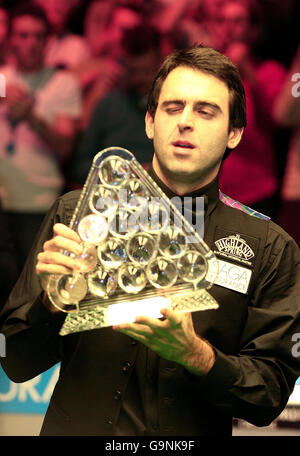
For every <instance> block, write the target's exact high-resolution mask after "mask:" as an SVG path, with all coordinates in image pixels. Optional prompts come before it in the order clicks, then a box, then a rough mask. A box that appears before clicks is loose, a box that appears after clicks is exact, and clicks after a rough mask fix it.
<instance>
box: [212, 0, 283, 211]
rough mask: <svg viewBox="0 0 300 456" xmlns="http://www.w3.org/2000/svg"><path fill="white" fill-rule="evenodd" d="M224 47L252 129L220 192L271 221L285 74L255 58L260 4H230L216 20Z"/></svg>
mask: <svg viewBox="0 0 300 456" xmlns="http://www.w3.org/2000/svg"><path fill="white" fill-rule="evenodd" d="M216 20H217V21H218V26H219V34H220V37H221V41H222V43H223V47H222V48H221V49H219V50H220V51H221V52H222V53H224V54H225V55H227V56H228V57H229V58H230V59H231V60H232V61H233V63H235V64H236V66H237V67H238V70H239V72H240V74H241V77H242V80H243V83H244V87H245V91H246V101H247V103H246V104H247V117H248V123H247V128H246V129H245V133H244V137H243V140H242V141H241V143H240V144H239V146H238V147H237V148H236V149H235V150H234V151H232V153H231V154H230V156H229V157H228V158H227V159H226V160H225V161H224V162H223V168H222V170H221V173H220V187H221V188H222V190H223V191H224V193H227V194H229V195H230V196H232V197H233V198H234V199H237V200H238V201H241V202H242V203H244V204H246V205H249V206H251V207H252V208H253V209H256V210H257V211H259V212H262V213H264V214H266V215H268V216H270V217H272V218H273V219H276V214H277V208H278V201H279V198H278V176H277V159H276V155H277V154H278V153H279V152H280V153H282V150H281V151H277V149H276V146H275V134H276V131H277V130H276V123H275V122H274V119H273V118H272V109H273V105H274V103H275V101H276V99H277V96H278V94H279V92H280V90H281V88H282V84H283V82H284V80H285V77H286V70H285V68H284V67H283V65H281V64H280V63H278V62H276V61H273V60H260V59H258V58H257V56H256V55H255V54H254V53H253V46H254V44H255V42H256V40H257V38H258V35H259V32H260V28H261V22H260V8H259V4H258V3H257V2H256V1H254V0H253V1H252V0H229V1H226V2H224V3H223V6H222V7H221V10H220V13H219V15H218V16H217V17H216Z"/></svg>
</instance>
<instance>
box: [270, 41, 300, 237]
mask: <svg viewBox="0 0 300 456" xmlns="http://www.w3.org/2000/svg"><path fill="white" fill-rule="evenodd" d="M299 97H300V46H299V47H298V51H297V53H296V55H295V57H294V59H293V62H292V65H291V68H290V71H289V73H288V76H287V78H286V82H285V84H284V86H283V89H282V91H281V93H280V95H279V97H278V99H277V102H276V104H275V106H274V116H275V118H276V120H277V122H278V123H280V124H281V125H282V126H284V127H291V128H293V129H294V131H293V133H292V137H291V142H290V147H289V152H288V157H287V163H286V168H285V173H284V178H283V185H282V189H281V205H280V210H279V215H278V221H279V223H280V224H281V226H282V227H283V228H284V229H285V230H286V231H287V232H288V233H289V234H291V235H292V236H293V237H294V239H295V240H296V241H297V243H298V245H300V98H299Z"/></svg>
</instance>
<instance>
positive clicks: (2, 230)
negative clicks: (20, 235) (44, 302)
mask: <svg viewBox="0 0 300 456" xmlns="http://www.w3.org/2000/svg"><path fill="white" fill-rule="evenodd" d="M17 278H18V268H17V260H16V251H15V247H14V244H13V240H12V236H11V233H10V229H9V227H8V223H7V220H6V217H5V214H4V212H3V208H2V204H1V201H0V309H2V307H3V305H4V303H5V301H6V299H7V298H8V295H9V293H10V292H11V289H12V287H13V286H14V284H15V282H16V281H17Z"/></svg>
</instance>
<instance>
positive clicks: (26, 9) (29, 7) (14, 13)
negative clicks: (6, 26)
mask: <svg viewBox="0 0 300 456" xmlns="http://www.w3.org/2000/svg"><path fill="white" fill-rule="evenodd" d="M21 16H32V17H34V18H36V19H39V20H40V21H42V22H44V24H45V27H46V33H47V34H49V33H50V30H51V25H50V22H49V21H48V18H47V16H46V14H45V12H44V10H43V8H41V7H40V6H38V5H36V4H35V3H32V2H28V3H21V4H19V5H17V6H16V7H15V8H13V9H12V10H11V13H10V32H11V29H12V22H13V20H14V19H16V18H18V17H21Z"/></svg>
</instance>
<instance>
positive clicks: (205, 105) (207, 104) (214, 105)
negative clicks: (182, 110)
mask: <svg viewBox="0 0 300 456" xmlns="http://www.w3.org/2000/svg"><path fill="white" fill-rule="evenodd" d="M195 108H196V109H199V108H212V109H214V110H215V111H218V112H222V109H221V108H220V106H219V105H218V104H217V103H213V102H211V101H196V103H195V104H194V109H195Z"/></svg>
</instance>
